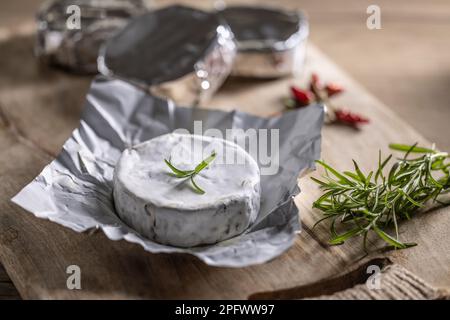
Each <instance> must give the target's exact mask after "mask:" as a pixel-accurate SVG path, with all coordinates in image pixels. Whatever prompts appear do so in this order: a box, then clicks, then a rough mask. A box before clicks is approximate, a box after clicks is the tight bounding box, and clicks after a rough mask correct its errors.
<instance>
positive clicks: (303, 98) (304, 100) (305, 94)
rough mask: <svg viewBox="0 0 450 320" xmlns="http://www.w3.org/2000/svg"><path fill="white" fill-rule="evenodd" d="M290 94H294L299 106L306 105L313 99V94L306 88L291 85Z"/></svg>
mask: <svg viewBox="0 0 450 320" xmlns="http://www.w3.org/2000/svg"><path fill="white" fill-rule="evenodd" d="M291 92H292V95H293V96H294V98H295V100H296V102H297V104H298V105H299V106H301V107H303V106H307V105H308V104H310V103H311V102H312V101H313V100H314V94H313V93H312V92H311V91H308V90H302V89H299V88H297V87H294V86H292V87H291Z"/></svg>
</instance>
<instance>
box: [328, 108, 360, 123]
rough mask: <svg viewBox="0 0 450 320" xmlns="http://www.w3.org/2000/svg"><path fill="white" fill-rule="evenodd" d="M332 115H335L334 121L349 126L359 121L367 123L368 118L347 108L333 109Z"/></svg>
mask: <svg viewBox="0 0 450 320" xmlns="http://www.w3.org/2000/svg"><path fill="white" fill-rule="evenodd" d="M334 115H335V116H336V121H338V122H341V123H344V124H348V125H351V126H356V125H358V124H360V123H369V119H367V118H365V117H363V116H361V115H359V114H356V113H353V112H350V111H347V110H341V109H337V110H335V111H334Z"/></svg>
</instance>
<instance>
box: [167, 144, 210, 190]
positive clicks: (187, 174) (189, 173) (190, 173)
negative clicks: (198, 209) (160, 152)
mask: <svg viewBox="0 0 450 320" xmlns="http://www.w3.org/2000/svg"><path fill="white" fill-rule="evenodd" d="M215 158H216V152H215V151H213V152H212V153H211V155H210V156H209V157H207V158H205V159H203V160H202V162H200V163H199V164H198V165H197V166H196V167H195V168H194V169H193V170H181V169H178V168H177V167H175V166H174V165H173V164H172V163H171V162H170V159H169V160H167V159H164V162H165V163H166V164H167V166H168V167H169V168H170V169H171V170H172V172H173V173H174V175H175V176H176V177H177V178H187V179H190V180H191V183H192V186H193V188H194V190H195V192H197V193H199V194H204V193H205V190H203V189H202V188H200V187H199V186H198V184H197V183H195V181H194V177H195V176H196V175H197V174H198V173H200V171H202V170H203V169H205V168H206V167H207V166H208V165H209V164H210V163H211V162H212V161H213V160H214V159H215Z"/></svg>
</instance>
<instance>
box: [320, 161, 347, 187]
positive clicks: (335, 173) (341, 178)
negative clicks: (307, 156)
mask: <svg viewBox="0 0 450 320" xmlns="http://www.w3.org/2000/svg"><path fill="white" fill-rule="evenodd" d="M316 162H317V163H318V164H320V165H321V166H323V167H324V168H325V169H327V170H328V171H330V172H331V173H332V174H334V175H335V176H336V177H337V178H339V180H340V181H341V182H342V183H347V184H349V185H354V183H353V182H351V181H350V180H348V179H347V178H346V177H345V176H344V175H342V174H340V173H339V172H337V171H336V170H335V169H333V168H332V167H330V166H329V165H328V164H326V163H325V162H323V161H320V160H316Z"/></svg>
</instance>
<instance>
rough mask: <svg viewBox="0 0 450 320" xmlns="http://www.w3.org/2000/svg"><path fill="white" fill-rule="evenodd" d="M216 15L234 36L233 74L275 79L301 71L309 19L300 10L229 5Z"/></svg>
mask: <svg viewBox="0 0 450 320" xmlns="http://www.w3.org/2000/svg"><path fill="white" fill-rule="evenodd" d="M218 15H219V16H221V17H222V18H223V19H224V20H225V21H226V22H227V23H228V24H229V26H230V28H231V30H232V32H233V34H234V36H235V38H236V42H237V48H238V53H237V56H236V59H235V61H234V65H233V69H232V74H233V75H235V76H243V77H254V78H277V77H281V76H286V75H291V74H293V73H294V72H297V71H301V68H302V66H303V64H304V60H305V54H306V41H307V38H308V34H309V27H308V21H307V19H306V17H305V16H304V15H303V14H302V13H301V12H297V11H292V12H290V11H283V10H279V9H275V8H268V7H246V6H230V7H227V8H225V9H223V10H221V11H219V12H218Z"/></svg>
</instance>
